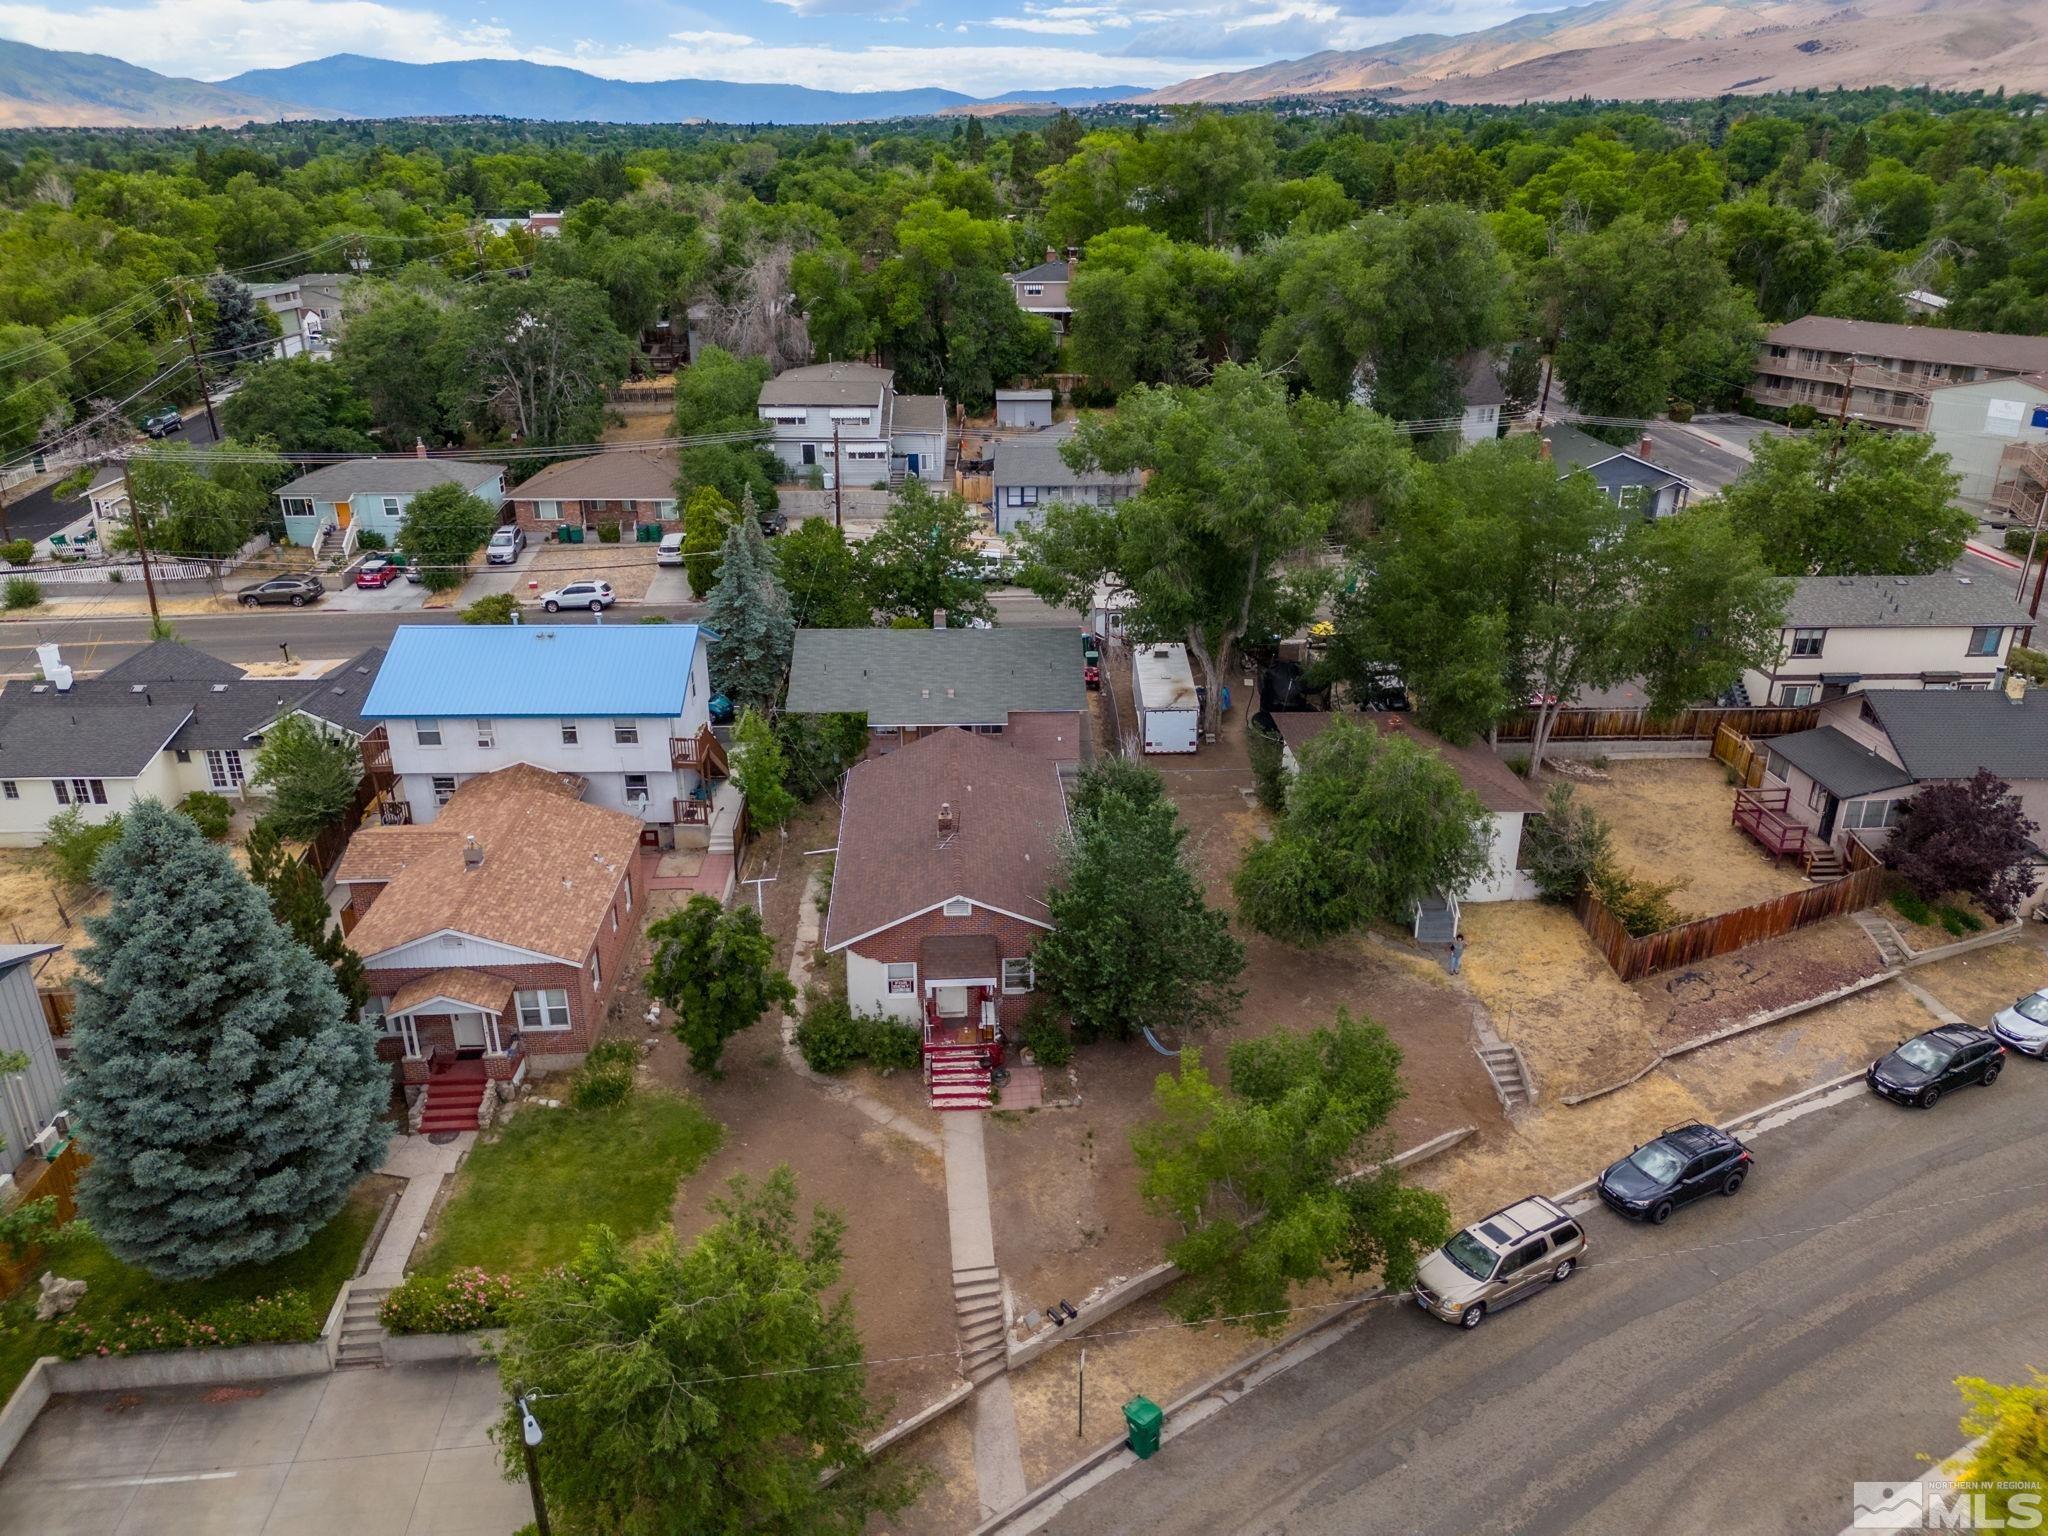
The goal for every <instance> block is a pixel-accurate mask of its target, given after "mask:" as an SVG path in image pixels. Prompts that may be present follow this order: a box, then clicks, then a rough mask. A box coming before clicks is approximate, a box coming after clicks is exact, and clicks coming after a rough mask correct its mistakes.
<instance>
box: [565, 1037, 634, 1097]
mask: <svg viewBox="0 0 2048 1536" xmlns="http://www.w3.org/2000/svg"><path fill="white" fill-rule="evenodd" d="M639 1060H640V1052H639V1049H638V1048H637V1047H636V1046H634V1044H633V1042H632V1041H630V1040H600V1041H598V1042H597V1044H595V1045H593V1046H592V1047H591V1048H590V1054H589V1055H587V1056H585V1057H584V1058H583V1065H582V1066H580V1067H578V1068H577V1069H576V1076H575V1077H574V1078H573V1079H571V1081H570V1083H569V1102H570V1103H571V1104H573V1105H574V1106H575V1107H576V1108H578V1109H615V1108H617V1107H618V1106H619V1105H621V1104H623V1103H625V1102H626V1100H627V1098H628V1097H629V1096H630V1095H631V1094H632V1092H633V1069H634V1066H635V1065H636V1064H637V1063H638V1062H639Z"/></svg>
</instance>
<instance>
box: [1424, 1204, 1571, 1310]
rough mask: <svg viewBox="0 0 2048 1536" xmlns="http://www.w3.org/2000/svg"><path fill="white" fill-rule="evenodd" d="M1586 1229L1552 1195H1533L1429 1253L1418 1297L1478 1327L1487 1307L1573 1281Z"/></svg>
mask: <svg viewBox="0 0 2048 1536" xmlns="http://www.w3.org/2000/svg"><path fill="white" fill-rule="evenodd" d="M1585 1251H1586V1233H1585V1230H1584V1228H1582V1227H1581V1226H1580V1224H1579V1222H1578V1221H1577V1220H1576V1219H1575V1218H1573V1217H1572V1216H1570V1215H1568V1214H1566V1212H1565V1210H1564V1208H1563V1207H1562V1206H1560V1205H1559V1204H1558V1203H1557V1202H1556V1201H1554V1200H1546V1199H1544V1198H1543V1197H1542V1196H1541V1195H1531V1196H1529V1197H1528V1198H1527V1199H1525V1200H1517V1201H1516V1202H1515V1203H1514V1204H1513V1205H1511V1206H1509V1207H1508V1208H1507V1209H1506V1210H1502V1211H1495V1212H1494V1213H1493V1214H1492V1215H1491V1216H1489V1217H1487V1218H1486V1219H1485V1220H1484V1221H1475V1222H1474V1223H1473V1224H1472V1225H1471V1226H1469V1227H1467V1228H1466V1229H1465V1230H1464V1231H1462V1232H1460V1233H1458V1234H1457V1236H1455V1237H1453V1238H1452V1239H1451V1240H1450V1241H1449V1242H1448V1243H1445V1244H1444V1245H1443V1247H1441V1248H1439V1249H1437V1250H1436V1252H1434V1253H1432V1254H1430V1255H1429V1256H1428V1257H1426V1258H1425V1259H1423V1261H1422V1263H1421V1265H1420V1266H1419V1267H1418V1268H1417V1270H1416V1275H1415V1280H1416V1284H1415V1302H1416V1305H1417V1306H1419V1307H1421V1308H1422V1309H1423V1311H1425V1312H1427V1313H1429V1315H1430V1316H1431V1317H1438V1318H1442V1319H1443V1320H1444V1321H1445V1322H1447V1323H1456V1324H1458V1325H1459V1326H1460V1327H1462V1328H1477V1327H1478V1326H1479V1325H1480V1323H1481V1322H1483V1321H1485V1318H1486V1315H1487V1313H1489V1312H1497V1311H1499V1310H1500V1309H1501V1308H1502V1307H1507V1306H1513V1305H1514V1304H1515V1303H1516V1302H1518V1301H1526V1300H1527V1299H1528V1298H1529V1297H1530V1296H1532V1295H1534V1294H1535V1293H1536V1291H1537V1290H1538V1289H1539V1288H1540V1287H1542V1286H1545V1285H1554V1284H1556V1283H1557V1282H1558V1281H1560V1280H1568V1279H1570V1278H1571V1273H1572V1271H1573V1270H1574V1269H1576V1268H1577V1267H1578V1263H1579V1259H1580V1257H1581V1255H1583V1254H1584V1253H1585Z"/></svg>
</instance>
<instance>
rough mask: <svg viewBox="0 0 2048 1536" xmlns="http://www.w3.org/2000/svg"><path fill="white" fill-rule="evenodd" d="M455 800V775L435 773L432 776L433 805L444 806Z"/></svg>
mask: <svg viewBox="0 0 2048 1536" xmlns="http://www.w3.org/2000/svg"><path fill="white" fill-rule="evenodd" d="M454 798H455V775H454V774H452V773H437V774H435V775H434V804H436V805H446V804H447V803H448V802H449V801H450V800H453V799H454Z"/></svg>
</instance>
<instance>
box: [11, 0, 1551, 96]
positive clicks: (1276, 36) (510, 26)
mask: <svg viewBox="0 0 2048 1536" xmlns="http://www.w3.org/2000/svg"><path fill="white" fill-rule="evenodd" d="M1557 3H1558V0H691V3H685V0H598V3H596V4H584V5H565V4H563V3H561V0H485V3H480V4H476V5H470V4H464V3H462V0H134V3H118V0H116V3H105V4H95V3H85V0H0V37H8V38H13V39H15V40H17V41H20V42H25V43H33V44H35V45H36V46H37V47H41V48H62V49H70V50H73V51H77V52H81V53H104V54H111V55H113V56H114V57H115V58H119V59H125V60H127V61H128V62H129V63H131V64H140V65H142V66H143V67H145V68H148V69H154V70H156V71H158V72H159V73H162V74H168V75H184V76H189V77H192V78H194V79H200V80H219V79H224V78H226V77H227V76H229V75H234V74H239V73H240V72H241V71H243V70H246V69H268V68H276V67H279V66H282V65H287V64H297V63H300V62H303V61H305V60H308V59H317V58H322V57H325V56H326V55H328V54H333V53H360V54H368V55H370V56H373V57H376V58H388V59H400V60H405V61H408V62H413V63H430V62H437V61H441V60H447V59H474V58H520V59H529V60H532V61H534V62H536V63H542V64H564V65H568V66H570V67H572V68H576V69H582V70H586V71H588V72H589V73H591V74H595V75H605V76H609V77H611V78H613V79H620V80H665V79H674V78H678V77H694V78H698V79H716V80H741V81H767V82H777V83H787V84H795V85H809V86H816V87H820V88H824V89H830V90H880V89H900V88H903V87H907V86H921V85H938V86H945V87H948V88H950V89H953V90H957V91H964V92H967V93H968V94H970V95H977V96H989V95H996V94H999V93H1001V92H1004V91H1011V90H1018V89H1024V88H1046V87H1051V86H1062V85H1065V86H1085V85H1144V86H1151V85H1166V84H1170V83H1172V82H1174V81H1178V80H1184V79H1187V78H1189V77H1190V76H1193V75H1204V74H1212V73H1215V72H1216V71H1219V70H1228V69H1242V68H1246V67H1248V66H1251V65H1255V64H1265V63H1270V62H1272V61H1273V60H1276V59H1286V58H1298V57H1300V56H1302V55H1304V54H1310V53H1315V52H1317V51H1319V50H1321V49H1325V48H1368V47H1371V46H1373V45H1374V44H1376V43H1384V42H1388V41H1391V40H1392V39H1394V38H1397V37H1405V36H1408V35H1410V34H1412V33H1416V32H1444V33H1457V32H1469V31H1474V30H1477V29H1479V28H1481V27H1488V26H1492V25H1494V24H1495V23H1497V22H1502V21H1507V20H1511V19H1512V18H1514V17H1516V16H1519V15H1523V14H1526V13H1527V12H1529V11H1533V10H1549V9H1554V8H1555V7H1556V5H1557Z"/></svg>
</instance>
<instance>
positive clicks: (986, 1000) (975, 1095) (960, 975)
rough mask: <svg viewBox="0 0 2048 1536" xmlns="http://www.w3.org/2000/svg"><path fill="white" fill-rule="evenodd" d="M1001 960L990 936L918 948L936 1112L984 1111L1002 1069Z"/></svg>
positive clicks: (934, 940)
mask: <svg viewBox="0 0 2048 1536" xmlns="http://www.w3.org/2000/svg"><path fill="white" fill-rule="evenodd" d="M1002 968H1003V963H1002V958H1001V955H1000V953H999V951H998V950H997V948H996V941H995V937H994V935H992V934H940V935H934V936H933V937H931V938H928V939H926V940H925V941H924V942H923V943H922V944H920V945H919V946H918V953H917V974H918V978H919V980H920V982H921V983H922V986H923V992H924V996H923V1005H922V1008H921V1009H920V1013H921V1016H922V1019H923V1024H924V1072H925V1082H926V1084H927V1085H928V1087H929V1088H930V1090H931V1103H932V1108H934V1109H987V1108H988V1107H989V1104H990V1094H989V1090H990V1088H991V1087H992V1086H993V1084H994V1080H995V1073H996V1070H997V1069H998V1068H1000V1067H1001V1066H1002V1064H1003V1033H1002V1029H1001V1026H1000V1025H999V1024H998V1022H997V1019H996V997H997V995H998V992H999V989H1000V987H1001V985H1002Z"/></svg>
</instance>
